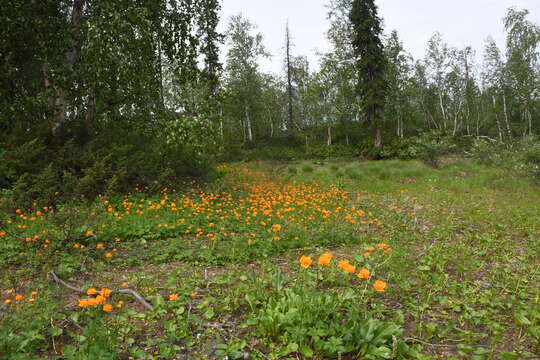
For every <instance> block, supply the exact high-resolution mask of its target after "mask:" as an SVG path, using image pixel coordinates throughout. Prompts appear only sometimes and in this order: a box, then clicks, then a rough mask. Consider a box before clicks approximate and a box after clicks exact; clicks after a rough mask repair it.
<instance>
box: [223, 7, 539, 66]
mask: <svg viewBox="0 0 540 360" xmlns="http://www.w3.org/2000/svg"><path fill="white" fill-rule="evenodd" d="M327 3H328V1H327V0H222V14H221V15H222V19H221V23H220V30H221V31H223V30H224V29H225V28H226V24H227V22H228V18H229V16H231V15H234V14H238V13H239V12H241V13H242V14H243V15H244V16H245V17H247V18H248V19H249V20H250V21H251V22H253V23H255V24H256V25H257V26H258V30H259V32H261V33H262V34H263V35H264V39H265V40H264V43H265V45H266V48H267V50H268V51H269V52H270V53H272V55H273V57H272V58H271V59H269V60H264V61H262V62H261V69H262V70H263V71H272V72H280V71H281V69H282V57H283V55H282V54H283V44H284V38H285V23H286V21H287V19H288V20H289V27H290V29H291V34H292V37H293V41H294V45H295V47H294V49H293V54H294V55H306V56H308V59H309V60H310V65H311V66H312V67H314V66H316V65H317V56H316V52H317V50H318V51H328V50H329V49H330V45H329V43H328V41H327V40H326V31H327V30H328V27H329V24H328V20H327V19H326V14H327V9H326V6H325V5H326V4H327ZM376 3H377V5H378V6H379V15H380V16H382V17H383V18H384V21H385V26H384V28H385V32H387V33H389V32H390V31H392V30H394V29H395V30H397V31H398V33H399V37H400V38H401V40H402V41H403V43H404V45H405V49H406V50H408V51H409V52H410V53H411V54H412V55H413V56H414V57H415V58H421V57H423V56H424V51H425V45H426V42H427V40H428V39H429V38H430V37H431V36H432V35H433V34H434V33H435V32H436V31H439V32H440V33H442V34H443V39H444V40H445V41H446V42H447V43H448V44H449V45H450V46H455V47H458V48H463V47H465V46H467V45H470V46H472V47H473V48H474V49H475V50H476V52H477V60H478V61H479V62H480V60H481V57H482V53H483V47H484V41H485V39H486V38H487V37H488V35H491V36H492V37H493V38H494V39H495V41H496V42H497V43H498V44H499V46H500V47H502V46H504V42H505V35H504V32H503V24H502V18H503V17H504V15H505V14H506V9H508V8H509V7H511V6H515V7H517V8H519V9H528V10H529V11H530V14H529V20H532V21H533V22H535V23H537V24H540V0H377V1H376ZM223 51H225V50H223ZM222 55H224V54H222Z"/></svg>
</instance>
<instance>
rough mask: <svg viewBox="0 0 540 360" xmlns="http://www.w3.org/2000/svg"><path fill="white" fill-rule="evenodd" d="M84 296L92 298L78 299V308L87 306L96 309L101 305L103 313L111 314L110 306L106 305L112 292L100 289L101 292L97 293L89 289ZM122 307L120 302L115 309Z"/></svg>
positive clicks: (122, 304) (111, 307)
mask: <svg viewBox="0 0 540 360" xmlns="http://www.w3.org/2000/svg"><path fill="white" fill-rule="evenodd" d="M86 294H87V295H88V296H93V295H95V297H91V298H87V299H79V307H82V308H87V307H89V306H91V307H96V306H98V305H102V309H103V311H105V312H111V311H112V310H113V306H112V305H111V304H108V303H107V298H108V297H110V296H111V294H112V291H111V290H109V289H107V288H102V289H101V291H99V292H98V291H97V290H96V289H94V288H90V289H88V290H87V291H86ZM123 306H124V301H122V300H120V301H118V303H117V304H116V307H117V308H122V307H123Z"/></svg>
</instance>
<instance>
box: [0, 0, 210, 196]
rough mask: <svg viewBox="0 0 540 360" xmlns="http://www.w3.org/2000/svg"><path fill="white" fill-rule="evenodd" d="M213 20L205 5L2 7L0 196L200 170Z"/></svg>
mask: <svg viewBox="0 0 540 360" xmlns="http://www.w3.org/2000/svg"><path fill="white" fill-rule="evenodd" d="M218 10H219V3H218V2H217V1H210V0H208V1H201V2H196V3H194V2H192V1H190V0H163V1H154V0H152V1H137V2H125V1H98V0H96V1H93V0H75V1H67V0H66V1H58V0H46V1H39V2H32V1H31V2H29V1H18V0H16V1H13V2H12V4H11V6H9V7H7V6H4V7H2V10H1V11H2V12H1V13H0V22H1V24H2V31H1V35H0V53H1V54H2V56H1V57H0V74H1V76H0V99H1V100H0V129H1V130H2V131H1V132H0V163H1V164H2V165H1V166H2V170H3V171H2V173H1V174H0V187H12V186H14V187H16V188H20V189H27V190H28V191H30V192H31V191H33V189H34V190H37V193H39V190H38V189H36V188H35V187H36V186H42V187H43V188H45V185H43V184H40V183H39V182H38V181H36V180H35V179H39V180H45V181H47V183H48V184H49V185H53V188H52V189H51V191H52V192H53V193H54V192H56V191H61V192H62V193H68V194H69V196H71V195H74V194H77V193H82V194H85V195H92V192H96V191H103V190H106V189H107V188H109V187H110V188H114V187H116V188H117V189H127V185H131V184H134V183H137V182H138V183H141V184H148V183H150V182H151V181H153V180H156V179H157V178H159V177H160V176H163V173H164V170H166V171H168V172H169V175H171V174H175V173H176V174H177V175H180V174H181V173H182V171H183V170H182V169H192V168H205V167H206V166H207V165H208V163H209V160H210V159H211V156H212V154H214V153H215V152H216V150H218V149H219V146H218V141H219V139H218V137H217V133H216V135H212V134H213V133H214V132H216V131H217V126H216V121H215V113H216V101H215V100H214V99H215V96H214V95H215V92H216V90H215V89H216V88H217V78H218V75H219V73H218V71H219V62H218V60H219V59H218V46H219V41H220V35H219V34H217V32H216V26H217V22H218V17H217V13H218ZM200 59H202V60H203V64H202V65H201V66H199V64H198V61H199V60H200ZM188 93H189V94H195V95H194V96H193V95H192V96H190V97H189V99H188V98H186V96H185V95H186V94H188ZM209 135H210V136H209ZM21 155H22V156H21ZM92 181H93V182H94V183H95V185H96V186H92V185H91V184H90V182H92ZM77 182H80V184H77ZM62 183H63V185H62V189H55V187H59V186H60V184H62ZM87 190H91V192H90V193H89V192H88V191H87Z"/></svg>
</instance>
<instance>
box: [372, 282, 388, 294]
mask: <svg viewBox="0 0 540 360" xmlns="http://www.w3.org/2000/svg"><path fill="white" fill-rule="evenodd" d="M386 285H387V284H386V282H384V281H382V280H377V281H375V282H374V283H373V288H374V289H375V290H377V291H378V292H382V291H384V289H386Z"/></svg>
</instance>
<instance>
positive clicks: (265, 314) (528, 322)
mask: <svg viewBox="0 0 540 360" xmlns="http://www.w3.org/2000/svg"><path fill="white" fill-rule="evenodd" d="M218 171H219V173H220V176H219V177H218V179H217V180H215V181H212V182H209V183H199V182H195V181H190V182H185V183H181V184H168V185H166V186H163V185H160V184H155V188H153V189H152V188H150V189H149V188H145V187H137V188H134V189H133V191H132V193H130V194H126V195H125V196H116V197H104V196H102V197H99V198H98V199H96V200H94V201H87V200H85V199H74V200H73V202H71V203H69V204H64V205H52V204H41V203H35V204H34V207H33V208H28V209H13V211H12V212H11V213H3V214H0V221H1V223H0V269H1V271H0V301H1V303H0V359H4V358H5V359H10V360H19V359H78V360H79V359H80V360H82V359H88V360H92V359H474V360H482V359H500V360H507V359H539V358H540V188H539V187H538V185H535V184H533V183H532V182H531V181H530V180H529V179H527V178H525V177H522V176H520V175H519V174H510V173H508V172H507V171H505V170H501V169H496V168H488V167H484V166H481V165H478V164H475V163H474V162H472V161H466V160H454V161H448V162H445V163H444V164H443V165H442V166H441V168H440V169H432V168H429V167H427V166H425V165H423V164H422V163H420V162H416V161H380V162H339V161H332V162H329V163H317V164H315V163H312V162H302V163H294V162H291V163H269V162H253V163H242V164H226V165H220V166H219V167H218Z"/></svg>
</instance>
